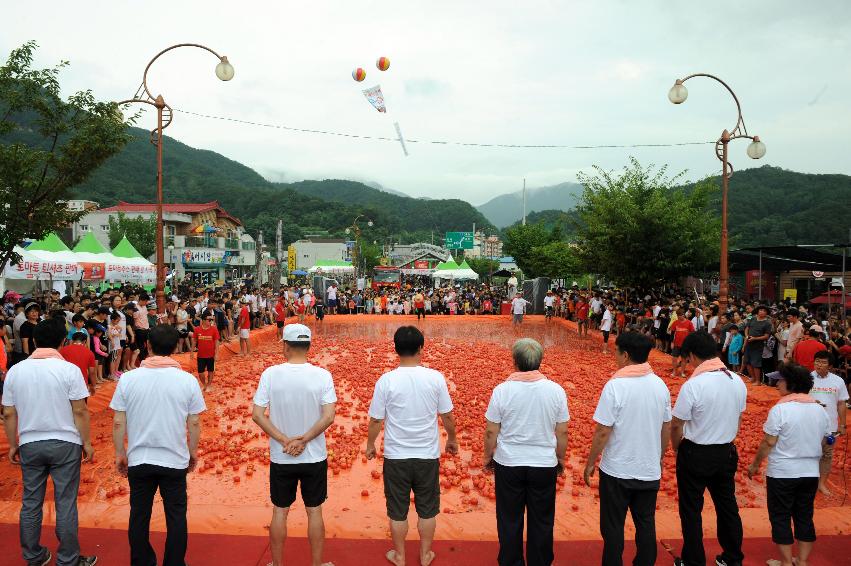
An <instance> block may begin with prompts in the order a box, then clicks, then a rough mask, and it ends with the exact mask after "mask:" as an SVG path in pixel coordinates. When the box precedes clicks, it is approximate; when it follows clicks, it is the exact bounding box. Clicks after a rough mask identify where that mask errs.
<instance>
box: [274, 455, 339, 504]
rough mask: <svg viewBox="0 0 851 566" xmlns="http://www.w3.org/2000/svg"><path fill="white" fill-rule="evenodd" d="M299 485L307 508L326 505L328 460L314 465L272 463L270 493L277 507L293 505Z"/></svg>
mask: <svg viewBox="0 0 851 566" xmlns="http://www.w3.org/2000/svg"><path fill="white" fill-rule="evenodd" d="M299 483H301V500H302V501H303V502H304V506H305V507H319V506H320V505H322V504H323V503H325V500H326V499H328V460H322V461H321V462H316V463H313V464H276V463H274V462H272V463H271V465H270V468H269V492H270V495H271V497H272V504H273V505H274V506H275V507H282V508H286V507H289V506H290V505H292V504H293V502H294V501H295V494H296V488H297V487H298V484H299Z"/></svg>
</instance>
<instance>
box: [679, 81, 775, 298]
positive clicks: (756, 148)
mask: <svg viewBox="0 0 851 566" xmlns="http://www.w3.org/2000/svg"><path fill="white" fill-rule="evenodd" d="M694 77H707V78H710V79H714V80H715V81H717V82H719V83H721V85H722V86H723V87H724V88H726V89H727V91H728V92H729V93H730V95H731V96H732V97H733V100H734V101H735V102H736V110H737V111H738V120H736V125H735V127H734V128H733V129H732V130H729V131H728V130H724V131H723V132H721V137H720V138H718V141H716V142H715V156H716V157H718V159H719V160H721V261H720V266H719V270H718V271H719V277H718V306H719V310H720V312H725V310H726V307H727V302H728V298H727V294H728V286H729V273H728V269H727V241H728V234H727V192H728V188H729V181H730V176H731V175H732V174H733V166H732V165H730V162H729V161H728V160H727V145H728V144H729V143H730V141H732V140H735V139H739V138H747V139H749V140H751V143H750V145H748V150H747V153H748V157H750V158H751V159H761V158H762V157H763V156H765V144H764V143H762V142H761V141H760V139H759V136H751V135H749V134H748V129H747V127H746V126H745V120H744V119H743V118H742V105H741V104H739V99H738V97H736V93H734V92H733V89H731V88H730V86H729V85H728V84H727V83H725V82H724V81H722V80H721V79H719V78H718V77H716V76H715V75H710V74H707V73H695V74H693V75H689V76H687V77H686V78H684V79H677V80H676V81H675V82H674V86H672V87H671V90H669V91H668V100H670V101H671V102H673V103H674V104H682V103H683V102H685V101H686V99H687V98H688V89H687V88H686V85H685V84H684V83H685V82H686V81H687V80H689V79H691V78H694Z"/></svg>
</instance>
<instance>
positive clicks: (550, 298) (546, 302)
mask: <svg viewBox="0 0 851 566" xmlns="http://www.w3.org/2000/svg"><path fill="white" fill-rule="evenodd" d="M555 303H556V298H555V297H554V296H552V295H547V296H545V297H544V306H547V307H552V306H553V305H554V304H555Z"/></svg>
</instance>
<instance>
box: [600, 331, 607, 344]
mask: <svg viewBox="0 0 851 566" xmlns="http://www.w3.org/2000/svg"><path fill="white" fill-rule="evenodd" d="M600 332H602V333H603V344H608V343H609V331H608V330H601V331H600Z"/></svg>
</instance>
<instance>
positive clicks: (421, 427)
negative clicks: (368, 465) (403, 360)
mask: <svg viewBox="0 0 851 566" xmlns="http://www.w3.org/2000/svg"><path fill="white" fill-rule="evenodd" d="M450 411H452V400H451V399H450V398H449V388H448V387H447V386H446V379H445V378H444V377H443V374H442V373H440V372H439V371H435V370H433V369H429V368H425V367H422V366H416V367H399V368H396V369H394V370H393V371H389V372H387V373H385V374H384V375H382V376H381V377H380V378H379V379H378V382H376V384H375V391H374V392H373V395H372V403H370V405H369V416H370V417H372V418H374V419H381V420H384V457H385V458H389V459H391V460H401V459H405V458H422V459H427V460H433V459H435V458H439V457H440V442H439V438H438V430H437V415H438V414H441V415H445V414H446V413H448V412H450Z"/></svg>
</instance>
